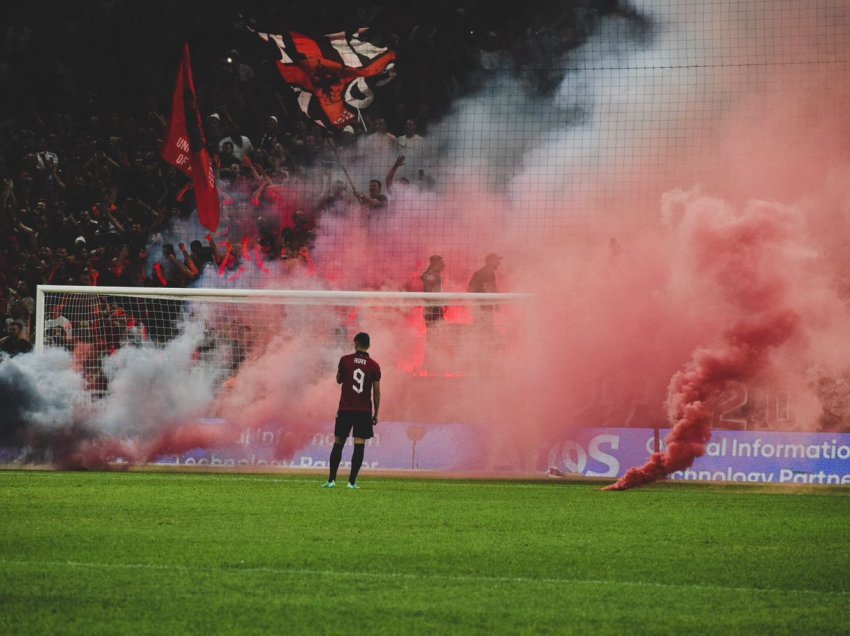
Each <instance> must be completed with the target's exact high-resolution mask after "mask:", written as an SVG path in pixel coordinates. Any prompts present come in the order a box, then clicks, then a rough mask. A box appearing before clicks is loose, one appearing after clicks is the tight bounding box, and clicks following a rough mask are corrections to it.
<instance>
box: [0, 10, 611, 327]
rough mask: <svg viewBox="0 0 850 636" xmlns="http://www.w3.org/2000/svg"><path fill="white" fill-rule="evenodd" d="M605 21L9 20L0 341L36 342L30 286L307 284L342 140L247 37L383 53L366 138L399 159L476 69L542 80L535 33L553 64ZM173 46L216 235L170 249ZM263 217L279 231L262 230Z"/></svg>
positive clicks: (0, 162) (362, 15)
mask: <svg viewBox="0 0 850 636" xmlns="http://www.w3.org/2000/svg"><path fill="white" fill-rule="evenodd" d="M319 4H321V6H319ZM613 4H615V3H610V2H607V3H606V2H603V3H599V2H590V1H587V2H581V3H577V4H576V5H575V6H572V7H570V8H568V9H564V8H559V3H555V2H546V3H544V5H545V6H542V7H538V10H537V11H536V12H529V11H527V10H520V11H517V8H516V7H515V5H514V3H507V2H501V1H500V2H490V3H484V2H481V1H479V0H466V1H462V2H452V1H449V0H439V1H437V2H434V3H428V7H427V10H426V8H423V7H421V6H418V5H417V3H392V2H362V3H353V4H352V3H345V2H341V1H337V2H330V3H309V2H306V1H304V2H301V1H296V2H291V3H287V5H286V7H285V8H284V7H283V6H282V5H280V4H279V3H265V4H264V3H257V6H255V7H254V8H253V10H254V13H253V14H252V15H250V16H249V15H244V14H241V13H238V12H235V11H234V10H233V9H232V8H230V7H220V6H211V5H209V4H207V3H201V2H200V0H193V1H190V2H186V3H165V2H159V1H154V2H150V3H131V2H129V1H125V0H100V1H89V2H82V3H71V4H66V5H58V6H56V7H53V8H52V9H51V11H50V12H44V11H41V10H40V9H39V3H38V2H36V3H34V5H33V6H16V7H13V8H10V10H9V11H8V13H7V15H6V17H7V18H8V21H7V26H6V27H5V30H4V31H3V33H2V37H3V41H2V50H0V93H2V96H3V103H2V110H0V179H2V182H0V338H5V337H6V336H7V335H9V334H10V325H12V323H15V326H14V327H12V328H11V331H15V332H17V331H18V330H19V331H20V334H21V336H20V337H22V338H23V339H24V340H29V341H31V340H33V338H34V334H33V328H34V325H33V322H34V321H33V316H34V311H35V289H36V286H37V285H39V284H58V285H99V286H105V285H109V286H112V285H119V286H162V285H168V286H178V287H179V286H186V285H190V284H192V283H193V282H194V281H198V279H202V277H203V276H204V275H205V272H207V271H209V270H215V271H218V272H219V273H221V274H225V275H232V276H236V275H238V272H239V271H240V265H241V263H243V262H245V261H248V260H250V261H253V263H254V264H255V265H256V266H257V267H259V268H262V267H263V266H264V263H268V262H270V261H280V260H286V261H289V262H290V263H292V267H297V268H304V269H306V270H310V269H311V268H312V267H313V264H312V256H311V246H312V244H313V240H314V238H315V232H316V220H317V216H318V215H320V214H321V213H322V212H323V211H327V210H332V209H334V207H335V206H337V205H338V204H339V203H340V201H341V200H342V199H343V198H344V197H349V198H350V197H351V193H345V190H346V189H347V188H346V184H345V183H343V182H340V181H331V180H328V181H327V182H323V183H317V182H315V180H314V179H312V178H311V176H310V175H311V174H312V173H314V172H316V171H313V170H311V168H312V167H314V166H316V165H319V164H321V163H323V162H325V163H329V162H332V161H333V153H332V150H333V149H332V148H331V144H332V143H335V144H337V145H338V146H342V147H344V146H345V145H346V144H347V143H350V142H351V139H350V136H348V135H346V134H345V133H334V135H328V134H327V133H326V132H325V131H323V130H322V129H320V128H318V127H317V126H315V125H314V124H313V123H312V122H311V121H310V120H309V119H307V118H306V117H304V116H303V114H302V113H301V112H300V110H299V109H298V107H297V105H296V102H295V98H294V96H293V94H292V93H291V91H289V90H288V89H287V88H286V87H285V86H284V85H283V82H282V81H281V79H280V77H279V75H278V74H277V71H276V69H275V66H274V60H273V59H272V58H271V57H269V50H268V48H267V47H265V48H264V47H263V46H262V45H261V43H260V41H259V38H256V36H255V35H254V34H253V33H252V32H251V31H250V29H249V28H246V27H248V26H251V25H263V26H264V27H265V28H267V29H268V30H270V31H278V32H280V31H282V30H285V29H287V28H288V29H292V30H302V31H304V32H312V33H326V32H331V31H338V30H342V29H352V28H356V27H361V26H369V27H370V28H371V29H372V31H373V33H374V36H375V38H376V39H377V40H378V41H379V42H380V43H381V44H383V45H386V46H389V47H391V48H393V50H395V51H396V52H397V54H398V56H399V67H400V69H401V71H402V72H400V73H399V77H398V79H397V81H394V82H392V83H390V84H389V85H388V86H387V87H386V88H385V89H382V91H383V92H382V94H381V97H380V99H379V100H377V103H376V104H375V106H373V107H372V108H370V109H369V110H368V111H366V112H365V113H364V114H366V115H367V120H366V122H365V124H366V127H368V128H369V130H370V132H372V134H373V135H374V136H375V139H376V143H380V144H386V145H388V146H389V147H390V149H391V150H392V151H393V152H395V154H404V153H414V152H416V150H417V148H418V147H419V146H421V143H422V138H423V135H427V130H428V126H429V124H430V123H432V121H433V119H434V118H435V117H436V116H438V115H439V114H440V113H441V112H444V111H445V110H446V109H447V108H448V107H449V105H450V103H451V101H452V99H454V98H455V97H457V96H458V95H459V94H460V93H462V92H463V91H465V90H470V89H471V87H473V86H474V84H475V74H476V73H478V72H485V71H486V70H487V69H486V67H487V62H486V60H485V61H482V60H484V57H482V55H481V53H482V51H490V52H494V51H501V52H502V54H503V59H505V60H508V61H510V63H512V64H515V65H516V67H517V68H526V67H533V68H543V67H544V66H545V65H534V64H533V63H532V60H533V57H534V55H535V54H536V53H541V52H544V53H545V51H540V50H537V51H536V53H535V50H534V47H535V46H536V47H545V46H548V45H547V44H546V42H547V41H548V40H547V38H546V37H543V36H541V34H542V33H544V32H546V33H549V34H550V35H552V36H553V37H551V38H549V39H551V40H555V39H557V40H558V41H559V42H560V44H559V46H561V47H563V46H564V41H565V39H566V40H567V41H570V38H572V39H573V40H576V41H577V40H578V39H580V38H581V36H582V33H584V32H585V31H587V30H588V29H590V28H591V26H592V25H590V21H591V19H592V18H593V17H594V16H598V14H599V13H600V11H607V10H610V7H607V5H612V6H613ZM72 5H73V6H72ZM597 5H599V6H597ZM599 7H601V9H600V8H599ZM606 7H607V8H606ZM529 16H533V19H532V18H530V17H529ZM128 25H132V26H130V27H129V28H128ZM552 25H554V26H552ZM547 29H548V30H547ZM529 35H534V36H538V37H528V36H529ZM554 35H557V37H554ZM183 41H189V42H190V44H191V46H192V51H193V62H194V70H195V75H196V85H197V86H198V91H199V101H200V103H201V105H202V109H203V111H204V115H205V129H206V137H207V142H208V147H209V150H210V152H211V154H212V155H213V156H214V162H215V165H216V170H217V173H218V177H219V187H220V192H221V196H222V210H223V222H222V228H221V229H220V230H219V232H218V233H217V234H216V235H212V234H206V233H205V232H201V231H200V230H198V231H197V232H196V236H193V237H191V238H190V239H189V240H187V241H185V243H188V244H185V243H179V244H178V245H173V244H170V243H169V242H168V241H167V237H168V236H169V228H171V227H172V225H173V224H175V223H181V222H182V223H184V224H189V221H190V219H191V217H192V215H193V212H194V204H193V200H192V193H191V190H187V188H186V186H187V182H188V180H187V179H186V177H185V176H184V175H182V174H181V173H179V172H178V171H177V170H175V169H174V168H173V167H171V166H170V165H168V164H166V163H164V162H163V161H162V159H161V157H160V148H161V145H162V139H163V136H164V131H165V126H166V119H167V117H168V110H169V108H170V97H171V90H172V86H173V80H174V76H175V72H176V68H177V62H178V59H179V49H180V46H181V45H182V42H183ZM532 43H536V44H532ZM539 79H540V76H538V80H539ZM535 81H537V80H535ZM544 83H545V82H544ZM402 165H403V163H399V164H397V165H395V166H393V170H392V172H391V174H390V179H392V175H393V174H394V173H395V170H397V169H398V168H399V167H400V166H402ZM378 176H383V175H378ZM419 176H421V175H419ZM357 194H358V195H359V198H360V201H361V204H363V205H365V206H368V207H370V208H380V207H381V206H382V205H385V204H386V197H385V195H384V194H383V193H382V192H381V182H380V181H376V182H375V183H372V184H370V186H369V189H368V191H367V192H362V193H357ZM269 205H272V206H274V208H275V210H276V212H277V213H276V214H275V215H273V216H266V217H264V216H262V215H261V214H258V210H262V209H265V208H266V207H267V206H269ZM189 226H190V227H192V226H191V224H189ZM163 237H166V238H163ZM154 248H155V249H154ZM278 265H279V263H278ZM199 282H202V281H199Z"/></svg>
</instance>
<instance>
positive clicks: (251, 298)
mask: <svg viewBox="0 0 850 636" xmlns="http://www.w3.org/2000/svg"><path fill="white" fill-rule="evenodd" d="M48 293H61V294H80V295H88V296H124V297H128V298H151V299H172V300H174V299H184V300H192V299H203V298H208V299H215V300H216V301H217V302H227V303H258V302H259V303H269V304H284V305H285V304H296V305H339V306H351V307H355V306H364V305H365V306H368V305H387V304H389V305H394V306H397V307H418V306H423V307H436V306H441V305H455V306H472V305H480V304H482V303H486V304H489V305H506V304H511V303H517V302H527V301H529V300H531V299H532V298H533V295H532V294H526V293H471V292H403V291H337V290H324V289H323V290H296V289H213V288H204V287H184V288H165V287H163V288H159V287H91V286H85V285H38V286H37V287H36V312H35V333H36V339H35V342H34V343H33V345H34V349H35V351H36V353H42V352H43V351H44V315H45V314H44V310H45V305H46V302H45V296H46V294H48Z"/></svg>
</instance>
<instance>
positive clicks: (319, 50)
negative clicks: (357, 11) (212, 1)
mask: <svg viewBox="0 0 850 636" xmlns="http://www.w3.org/2000/svg"><path fill="white" fill-rule="evenodd" d="M365 33H366V29H358V30H357V31H355V32H354V33H351V34H347V33H344V32H340V33H331V34H328V35H322V36H318V37H315V38H313V37H308V36H306V35H301V34H300V33H293V32H290V33H282V34H280V35H273V34H270V33H259V32H258V33H257V35H259V36H260V37H261V38H262V39H263V40H265V41H266V42H268V43H269V44H270V45H272V46H273V47H274V48H275V49H276V51H277V54H278V61H277V68H278V70H279V71H280V74H281V75H282V76H283V79H284V80H285V81H286V83H287V84H289V86H290V88H292V90H293V91H295V93H296V94H297V96H298V105H299V106H300V107H301V110H302V111H304V114H305V115H307V116H308V117H309V118H310V119H312V120H313V121H315V122H316V123H317V124H319V125H320V126H324V127H326V128H338V129H342V128H344V127H345V126H348V125H350V124H353V123H355V122H356V121H357V119H358V117H359V112H358V111H360V110H362V109H364V108H366V107H367V106H369V105H370V104H371V103H372V101H373V100H374V98H375V94H374V92H373V89H375V88H376V87H378V86H383V85H384V84H386V83H387V82H389V81H390V80H391V79H393V77H395V60H396V55H395V53H394V52H393V51H390V50H389V49H387V48H381V47H378V46H375V45H374V44H372V43H371V42H369V41H367V40H366V39H364V36H365Z"/></svg>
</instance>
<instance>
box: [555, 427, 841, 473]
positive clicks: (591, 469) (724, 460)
mask: <svg viewBox="0 0 850 636" xmlns="http://www.w3.org/2000/svg"><path fill="white" fill-rule="evenodd" d="M668 432H669V429H660V430H659V436H660V448H661V450H664V437H665V436H666V435H667V433H668ZM654 438H655V431H654V429H647V428H587V429H578V430H576V431H573V432H572V433H571V434H570V436H569V438H568V439H566V440H565V441H564V442H563V443H562V444H560V445H559V446H557V447H556V448H555V449H553V451H552V452H551V453H550V455H549V463H550V466H552V467H554V468H556V469H558V470H559V471H561V472H563V473H566V474H577V475H583V476H586V477H611V478H616V477H621V476H622V475H623V474H624V473H625V472H626V470H628V469H629V468H631V467H633V466H641V465H643V464H644V463H645V462H646V460H647V459H648V458H649V456H650V455H651V454H652V452H653V450H654V443H655V442H654ZM669 478H670V479H675V480H694V481H697V480H698V481H733V482H754V483H777V484H783V483H784V484H791V483H794V484H850V435H848V434H846V433H774V432H769V431H714V432H713V434H712V437H711V441H710V442H709V443H708V444H707V446H706V453H705V455H704V456H703V457H700V458H698V459H697V460H696V461H695V462H694V464H693V466H692V467H691V468H689V469H687V470H684V471H679V472H675V473H673V474H672V475H670V477H669Z"/></svg>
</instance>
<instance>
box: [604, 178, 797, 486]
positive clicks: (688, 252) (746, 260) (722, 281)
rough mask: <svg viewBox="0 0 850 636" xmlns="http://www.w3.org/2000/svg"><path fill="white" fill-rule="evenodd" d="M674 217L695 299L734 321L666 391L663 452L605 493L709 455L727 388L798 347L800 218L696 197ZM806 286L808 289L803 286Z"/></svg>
mask: <svg viewBox="0 0 850 636" xmlns="http://www.w3.org/2000/svg"><path fill="white" fill-rule="evenodd" d="M668 203H672V204H673V205H672V206H671V207H673V208H676V211H677V212H679V213H681V220H680V222H679V227H678V228H676V230H677V231H678V232H680V233H681V234H682V236H681V239H682V242H681V244H680V247H681V249H682V250H683V260H682V261H681V262H680V263H679V265H680V266H681V267H682V268H683V269H684V270H685V271H686V272H688V271H689V273H690V274H691V275H692V278H691V279H690V280H691V281H692V284H693V285H695V286H696V287H697V289H695V290H694V291H695V292H697V294H700V293H701V294H705V295H708V296H710V297H713V298H714V299H715V303H716V304H717V306H719V307H722V308H723V311H722V312H720V313H718V319H720V320H722V319H723V317H726V320H730V319H731V320H732V321H733V326H732V327H731V328H729V329H728V330H726V332H725V333H724V334H723V337H722V339H721V341H720V342H719V343H718V344H717V345H714V346H710V347H700V348H698V349H696V351H695V352H694V353H693V355H692V357H691V360H690V361H689V362H688V363H687V365H686V366H685V367H684V368H683V369H681V370H680V371H678V372H677V373H676V374H675V375H674V376H673V378H672V380H671V381H670V385H669V388H668V393H667V418H668V421H669V422H670V423H671V424H672V427H673V428H672V430H671V431H670V433H669V435H668V436H667V439H666V445H667V447H666V450H665V451H664V452H663V453H661V452H659V453H654V454H653V455H652V456H651V457H650V459H649V461H648V462H647V463H646V464H645V465H644V466H642V467H640V468H632V469H630V470H629V471H628V472H627V473H626V474H625V475H624V476H623V477H622V478H621V479H620V480H619V481H617V483H615V484H613V485H611V486H608V487H607V488H605V490H625V489H627V488H634V487H636V486H641V485H644V484H648V483H651V482H653V481H657V480H658V479H662V478H664V477H666V476H667V475H669V474H670V473H672V472H675V471H679V470H684V469H686V468H688V467H690V466H691V464H692V463H693V462H694V460H695V459H697V458H698V457H701V456H702V455H703V454H704V453H705V445H706V443H707V442H708V441H709V439H711V423H712V420H713V419H714V411H715V406H716V404H717V402H718V400H719V399H720V397H721V395H722V394H723V393H724V391H726V390H727V389H729V388H730V386H731V384H732V383H735V382H742V383H751V382H754V381H757V380H758V379H759V377H760V376H761V375H762V374H763V373H765V372H766V371H767V369H768V368H769V366H770V364H771V361H772V360H771V354H773V353H774V352H775V351H777V350H778V349H780V348H782V347H783V346H785V345H787V344H789V343H791V342H793V341H798V340H801V339H802V336H803V335H804V331H803V324H804V316H803V315H802V313H801V310H798V309H797V307H798V306H800V305H801V304H805V302H806V294H805V292H804V285H805V284H806V283H805V281H806V280H807V279H806V277H805V276H803V275H802V274H804V273H805V272H806V271H807V267H806V266H805V264H806V259H807V252H806V250H805V249H802V245H803V243H802V242H801V241H804V240H805V232H804V231H803V225H802V223H801V221H802V217H801V214H800V212H799V211H798V210H794V209H792V208H787V207H784V206H781V205H778V204H768V203H765V202H761V201H755V202H751V203H750V204H749V205H747V206H745V208H744V209H743V210H741V211H736V210H734V209H732V208H731V206H729V205H727V204H725V203H723V202H721V201H718V200H712V199H708V198H701V197H698V196H697V195H695V194H690V195H685V197H684V198H679V199H677V200H674V201H669V200H668ZM809 282H811V279H809Z"/></svg>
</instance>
